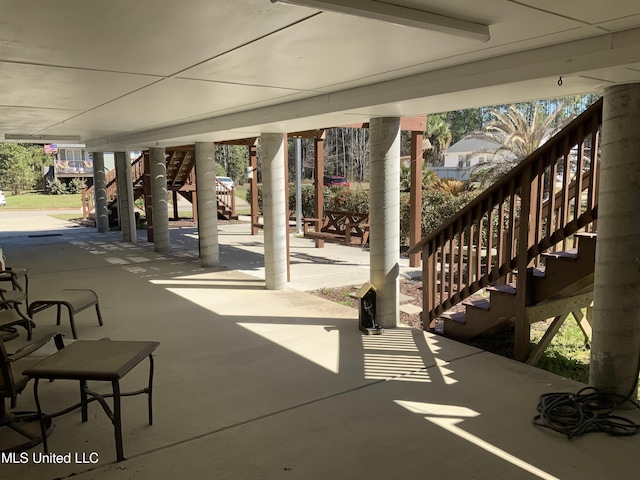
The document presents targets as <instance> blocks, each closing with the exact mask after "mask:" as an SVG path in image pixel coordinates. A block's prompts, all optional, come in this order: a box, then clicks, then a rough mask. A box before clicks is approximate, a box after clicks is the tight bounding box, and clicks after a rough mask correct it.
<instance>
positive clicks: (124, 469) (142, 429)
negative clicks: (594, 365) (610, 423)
mask: <svg viewBox="0 0 640 480" xmlns="http://www.w3.org/2000/svg"><path fill="white" fill-rule="evenodd" d="M226 227H227V226H221V228H220V230H221V236H220V238H221V243H222V247H221V248H222V254H223V258H224V259H225V260H224V261H223V263H224V264H225V265H226V266H227V267H228V268H217V269H216V268H207V269H203V268H201V267H200V266H199V262H198V259H197V242H196V240H195V238H194V234H195V232H193V231H192V230H191V231H190V230H188V229H179V230H173V231H172V251H171V253H170V254H167V255H161V254H157V253H155V252H153V248H152V246H151V245H149V244H145V243H139V244H136V245H131V244H124V243H122V242H120V241H119V239H120V234H119V233H109V234H106V235H98V234H96V233H94V232H95V230H93V229H84V230H78V229H73V230H65V231H61V232H59V233H60V236H48V237H28V236H25V235H22V236H3V234H0V245H2V247H3V250H4V251H5V254H6V255H7V257H8V258H9V259H10V264H12V265H15V266H16V267H17V266H28V267H30V269H31V270H30V296H31V299H32V300H35V299H37V298H38V296H39V295H44V294H46V292H49V291H51V290H59V289H60V288H74V287H78V288H93V289H95V290H96V291H97V292H98V294H99V295H100V302H101V305H102V309H103V317H104V320H105V325H104V326H103V327H99V326H98V324H97V321H96V320H95V314H94V313H93V311H91V310H87V311H85V312H82V313H80V314H79V315H78V316H77V318H76V325H77V327H78V332H79V336H80V338H81V339H98V338H103V337H109V338H112V339H118V340H157V341H159V342H161V345H160V347H159V348H158V350H157V351H156V355H155V362H156V370H155V372H156V373H155V382H154V425H152V426H149V425H147V418H146V417H147V410H146V400H145V398H143V397H142V396H138V397H128V398H125V399H123V430H124V452H125V456H126V457H127V460H126V461H124V462H121V463H115V446H114V439H113V427H112V425H111V424H110V422H109V420H108V418H107V417H106V415H105V414H104V412H102V410H101V409H100V407H99V406H98V405H97V404H96V403H93V404H91V405H90V410H89V411H90V415H89V421H88V422H87V423H82V422H81V421H80V413H79V412H72V413H69V414H67V415H64V416H62V417H58V418H57V419H56V420H55V423H56V428H55V431H54V432H53V434H52V435H51V436H50V437H49V447H50V449H51V451H52V452H55V453H58V454H66V453H71V454H72V458H71V463H62V464H36V463H34V458H33V457H32V455H33V454H34V453H35V454H36V458H35V459H36V460H37V454H38V453H39V452H41V451H42V449H41V447H36V448H34V449H32V450H30V451H29V452H28V454H29V459H28V460H29V461H28V462H27V463H24V464H11V463H7V462H4V464H3V465H2V466H1V467H0V479H13V478H22V479H34V480H35V479H56V478H67V477H69V476H71V475H75V476H76V478H79V479H81V480H90V479H101V480H102V479H114V480H116V479H117V480H121V479H130V478H136V479H146V478H149V479H151V478H153V479H156V478H176V477H179V478H189V479H210V478H216V479H226V478H228V479H281V478H287V479H294V478H295V479H304V480H309V479H310V480H314V479H323V480H325V479H364V478H367V479H385V480H386V479H389V478H401V479H413V478H415V479H418V478H420V479H423V478H434V479H449V478H476V479H503V478H504V479H514V478H517V479H520V478H522V479H528V478H543V479H555V478H561V479H581V480H582V479H585V478H594V479H596V478H603V479H605V478H616V479H631V478H634V479H635V478H636V477H637V460H636V452H637V449H638V447H639V446H640V438H636V437H626V438H612V437H607V436H605V435H602V434H590V435H586V436H584V437H580V438H577V439H573V440H571V441H569V440H567V439H566V438H564V437H562V436H559V435H557V434H554V433H552V432H549V431H545V430H541V429H539V428H537V427H535V426H534V425H532V423H531V419H532V418H533V416H534V415H535V414H536V404H537V401H538V397H539V395H540V394H542V393H547V392H552V391H577V390H578V389H579V388H580V387H581V386H582V385H580V384H578V383H575V382H572V381H569V380H565V379H562V378H559V377H557V376H555V375H552V374H550V373H548V372H545V371H542V370H539V369H536V368H533V367H529V366H526V365H522V364H519V363H516V362H513V361H510V360H507V359H504V358H501V357H498V356H495V355H492V354H489V353H486V352H482V351H480V350H477V349H475V348H472V347H468V346H465V345H462V344H459V343H456V342H453V341H450V340H448V339H444V338H441V337H436V336H433V335H430V334H428V333H425V332H422V331H419V330H413V329H407V328H397V329H394V330H387V331H386V332H385V334H384V335H382V336H363V335H361V334H360V332H359V331H358V329H357V312H356V311H355V310H354V309H351V308H348V307H345V306H342V305H338V304H334V303H331V302H328V301H326V300H324V299H322V298H319V297H315V296H312V295H309V294H307V293H305V292H303V291H301V290H302V289H294V288H290V289H287V290H284V291H267V290H265V289H264V282H263V280H262V279H261V278H260V275H259V271H260V268H261V265H260V262H261V260H260V252H259V247H258V244H259V242H258V241H257V239H255V238H252V237H251V236H249V235H247V234H246V233H245V234H244V239H243V238H242V233H241V232H239V231H237V230H235V229H236V228H237V229H238V230H239V229H240V227H244V228H248V227H247V226H244V225H240V227H235V226H234V227H233V228H232V229H227V228H226ZM296 241H297V240H293V241H292V246H293V245H295V242H296ZM253 243H255V245H252V244H253ZM296 248H299V249H298V250H294V251H295V252H296V253H300V254H305V255H310V256H313V257H315V256H316V255H319V252H322V251H319V250H316V249H313V248H312V247H311V248H310V247H306V246H305V245H304V244H301V245H300V247H296ZM305 248H306V250H305ZM349 250H352V249H349ZM355 250H357V249H355ZM332 251H333V250H332V249H325V250H324V252H322V254H323V255H324V258H325V259H326V262H324V263H321V265H320V267H318V268H321V269H322V270H324V269H329V270H330V269H331V268H338V267H340V266H342V267H343V270H341V273H340V275H342V276H344V277H345V278H347V273H343V272H346V271H347V270H349V271H350V272H351V274H353V278H355V277H358V276H359V275H361V273H362V272H361V270H365V271H366V269H367V266H366V265H363V264H361V263H360V262H361V260H360V258H358V257H356V255H357V254H355V253H351V252H347V253H341V251H340V250H336V253H335V255H336V258H332V257H331V256H330V252H332ZM340 255H344V256H340ZM295 265H296V267H295V268H296V269H298V268H299V269H300V271H301V272H302V271H304V268H305V267H306V268H307V269H313V268H315V263H313V262H311V261H310V260H308V259H307V258H305V260H304V261H300V262H299V263H297V264H295ZM235 267H238V269H236V268H235ZM293 272H294V270H293V265H292V274H293ZM301 276H302V274H301ZM311 276H312V275H309V277H311ZM334 276H336V275H334ZM348 278H349V279H351V277H348ZM365 281H366V277H365ZM310 283H311V280H310V279H305V280H304V281H301V282H300V285H308V284H310ZM293 284H294V282H292V285H293ZM54 316H55V311H53V310H52V311H46V312H42V313H40V314H38V315H37V316H36V319H35V320H36V322H37V325H38V326H37V328H36V329H35V331H34V334H35V336H36V337H37V336H38V335H40V334H42V333H45V332H48V331H53V330H61V331H63V332H65V333H67V337H68V338H69V337H70V332H69V325H68V322H66V318H65V317H63V321H62V325H60V326H59V327H57V326H56V325H55V318H54ZM23 339H24V335H22V336H21V338H20V339H18V340H14V341H11V342H8V343H7V345H8V347H10V349H13V350H14V349H15V348H17V347H18V346H19V345H21V343H23V341H24V340H23ZM47 353H48V352H44V353H43V354H47ZM147 372H148V366H147V363H146V362H143V363H141V364H140V365H139V366H138V367H136V368H135V369H134V370H133V371H131V372H130V373H129V374H128V375H127V376H126V377H125V378H124V380H123V382H122V383H123V389H124V390H127V389H137V388H140V387H141V386H143V385H144V383H145V381H146V376H147ZM96 386H97V388H98V389H100V390H101V391H105V388H106V387H105V386H102V385H98V384H96ZM77 390H78V388H77V384H75V383H74V382H70V381H55V382H53V383H46V384H43V385H41V395H42V398H43V407H44V408H45V410H47V411H55V410H58V409H61V408H63V407H65V406H68V405H69V404H71V403H73V402H75V401H77V397H78V392H77ZM106 390H108V388H106ZM33 408H34V401H33V393H32V389H31V388H30V387H28V388H27V389H26V390H25V391H24V392H23V393H22V394H21V395H20V397H19V399H18V410H31V409H33ZM629 415H635V413H634V414H629ZM635 420H636V421H637V420H638V418H637V415H636V416H635ZM5 430H6V429H0V442H7V441H11V439H10V438H9V437H8V433H7V432H5ZM93 452H95V453H96V454H97V455H96V456H93V457H91V454H92V453H93ZM76 453H78V454H79V459H80V460H82V459H83V458H93V459H97V461H98V463H96V464H83V463H76V461H75V454H76ZM83 455H84V456H83Z"/></svg>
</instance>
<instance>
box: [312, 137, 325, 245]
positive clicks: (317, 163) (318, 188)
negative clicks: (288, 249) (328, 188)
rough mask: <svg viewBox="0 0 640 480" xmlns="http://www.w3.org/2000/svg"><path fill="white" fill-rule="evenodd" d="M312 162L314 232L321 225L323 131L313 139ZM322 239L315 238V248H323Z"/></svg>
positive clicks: (318, 229)
mask: <svg viewBox="0 0 640 480" xmlns="http://www.w3.org/2000/svg"><path fill="white" fill-rule="evenodd" d="M313 164H314V169H315V181H314V186H315V194H316V196H315V200H316V203H315V210H314V214H315V217H316V218H317V219H318V221H317V222H316V232H319V231H320V228H321V226H322V215H323V214H324V211H323V209H324V131H323V132H322V135H319V136H317V137H316V138H315V139H314V149H313ZM323 247H324V240H322V239H319V238H318V239H316V248H323Z"/></svg>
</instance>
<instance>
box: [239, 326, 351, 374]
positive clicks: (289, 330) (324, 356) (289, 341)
mask: <svg viewBox="0 0 640 480" xmlns="http://www.w3.org/2000/svg"><path fill="white" fill-rule="evenodd" d="M238 325H240V326H241V327H243V328H246V329H247V330H249V331H250V332H253V333H255V334H256V335H260V336H261V337H264V338H266V339H267V340H269V341H271V342H273V343H275V344H277V345H279V346H281V347H282V348H285V349H287V350H289V351H290V352H293V353H295V354H296V355H299V356H300V357H302V358H305V359H307V360H309V361H310V362H313V363H315V364H316V365H318V366H320V367H322V368H325V369H327V370H329V371H330V372H332V373H339V370H340V369H339V365H340V332H339V331H338V330H337V329H335V326H333V325H292V324H264V323H262V324H261V323H238Z"/></svg>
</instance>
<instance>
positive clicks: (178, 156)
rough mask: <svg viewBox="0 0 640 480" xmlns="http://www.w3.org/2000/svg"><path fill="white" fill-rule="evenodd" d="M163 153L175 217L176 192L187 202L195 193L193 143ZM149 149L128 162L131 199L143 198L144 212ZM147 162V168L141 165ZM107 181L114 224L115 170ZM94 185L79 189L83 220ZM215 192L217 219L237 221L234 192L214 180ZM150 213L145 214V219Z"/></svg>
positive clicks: (147, 203) (148, 197)
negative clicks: (129, 163)
mask: <svg viewBox="0 0 640 480" xmlns="http://www.w3.org/2000/svg"><path fill="white" fill-rule="evenodd" d="M166 154H167V190H168V191H170V192H171V193H172V195H173V204H174V216H176V217H177V195H181V196H182V197H183V198H185V199H186V200H188V201H189V202H190V203H192V204H193V203H194V199H195V192H196V179H195V168H194V166H195V150H194V147H193V145H188V146H183V147H173V148H167V149H166ZM148 163H149V152H148V151H145V152H143V153H142V155H140V156H139V157H138V158H137V159H135V160H134V161H133V162H131V177H132V182H133V192H134V200H137V199H138V198H140V197H143V196H144V197H145V211H146V212H147V213H148V212H151V191H150V181H148V180H147V181H146V182H145V171H148ZM145 165H147V167H145ZM106 182H107V187H106V190H107V207H108V209H109V222H110V225H114V224H115V223H116V221H117V215H118V213H117V208H118V207H117V204H118V194H117V185H116V172H115V169H113V170H110V171H109V172H108V173H107V175H106ZM94 191H95V190H94V187H93V186H91V187H89V188H87V189H85V190H84V191H83V196H82V205H83V218H85V219H87V218H88V217H89V215H90V212H91V211H92V210H93V209H94V208H95V206H94V205H95V202H94ZM216 192H217V199H218V204H217V207H218V218H220V219H225V220H237V219H238V216H237V215H236V213H235V191H234V189H232V188H228V187H227V186H225V185H224V184H222V183H220V182H218V181H217V180H216ZM149 217H150V215H149V214H147V220H149Z"/></svg>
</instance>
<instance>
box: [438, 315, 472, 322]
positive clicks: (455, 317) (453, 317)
mask: <svg viewBox="0 0 640 480" xmlns="http://www.w3.org/2000/svg"><path fill="white" fill-rule="evenodd" d="M440 318H445V319H447V320H452V321H454V322H458V323H466V322H465V315H464V312H445V313H442V314H441V315H440Z"/></svg>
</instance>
